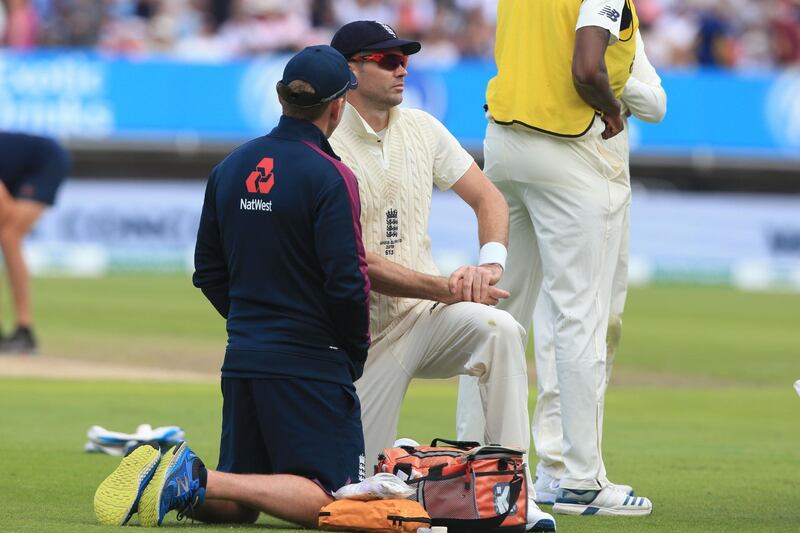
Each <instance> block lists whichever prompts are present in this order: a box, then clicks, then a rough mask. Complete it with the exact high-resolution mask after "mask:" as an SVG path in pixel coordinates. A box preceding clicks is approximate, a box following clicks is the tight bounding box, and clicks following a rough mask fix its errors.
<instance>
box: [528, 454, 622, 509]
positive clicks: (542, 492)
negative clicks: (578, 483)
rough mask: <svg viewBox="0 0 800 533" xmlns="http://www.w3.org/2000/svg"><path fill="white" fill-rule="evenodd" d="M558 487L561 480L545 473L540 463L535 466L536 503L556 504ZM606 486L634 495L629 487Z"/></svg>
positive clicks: (613, 484) (534, 486)
mask: <svg viewBox="0 0 800 533" xmlns="http://www.w3.org/2000/svg"><path fill="white" fill-rule="evenodd" d="M560 485H561V480H560V479H558V478H554V477H553V476H551V475H550V474H548V473H547V472H545V471H544V469H543V468H542V464H541V463H539V464H538V465H536V481H534V483H533V488H534V489H535V490H536V503H539V504H546V505H553V504H554V503H555V502H556V496H557V495H558V489H559V488H561V487H560ZM608 486H609V487H611V488H612V489H614V490H618V491H620V492H622V493H624V494H626V495H628V496H633V494H634V492H633V487H631V486H630V485H617V484H615V483H611V482H609V484H608Z"/></svg>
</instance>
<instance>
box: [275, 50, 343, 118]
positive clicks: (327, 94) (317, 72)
mask: <svg viewBox="0 0 800 533" xmlns="http://www.w3.org/2000/svg"><path fill="white" fill-rule="evenodd" d="M296 80H302V81H304V82H306V83H308V84H309V85H311V87H313V88H314V92H315V94H309V93H297V92H294V91H292V90H291V89H289V84H290V83H292V82H293V81H296ZM357 86H358V81H356V77H355V75H354V74H353V73H352V72H350V67H348V66H347V60H346V59H345V58H344V56H343V55H342V54H340V53H339V52H337V51H336V49H334V48H332V47H330V46H328V45H326V44H321V45H317V46H308V47H306V48H304V49H303V50H301V51H300V52H298V53H297V54H295V56H294V57H292V58H291V59H290V60H289V62H288V63H286V67H285V68H284V69H283V79H282V80H281V81H279V82H278V86H277V89H278V94H279V95H280V96H281V98H283V99H284V100H286V101H287V102H289V103H290V104H294V105H296V106H298V107H314V106H316V105H320V104H324V103H325V102H330V101H331V100H335V99H336V98H339V97H341V96H344V93H346V92H347V91H348V90H350V89H355V88H356V87H357Z"/></svg>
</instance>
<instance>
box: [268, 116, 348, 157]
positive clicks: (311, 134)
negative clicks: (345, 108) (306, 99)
mask: <svg viewBox="0 0 800 533" xmlns="http://www.w3.org/2000/svg"><path fill="white" fill-rule="evenodd" d="M269 136H270V137H279V138H281V139H286V140H289V141H308V142H310V143H312V144H315V145H317V146H319V147H320V148H321V149H322V151H324V152H325V153H326V154H328V155H329V156H331V157H334V158H336V159H339V156H337V155H336V153H335V152H334V151H333V148H331V145H330V144H329V143H328V139H326V138H325V135H323V134H322V130H320V129H319V128H318V127H317V126H316V125H315V124H312V123H311V122H308V121H307V120H298V119H296V118H292V117H287V116H286V115H282V116H281V119H280V121H279V122H278V125H277V126H275V128H273V130H272V131H271V132H269Z"/></svg>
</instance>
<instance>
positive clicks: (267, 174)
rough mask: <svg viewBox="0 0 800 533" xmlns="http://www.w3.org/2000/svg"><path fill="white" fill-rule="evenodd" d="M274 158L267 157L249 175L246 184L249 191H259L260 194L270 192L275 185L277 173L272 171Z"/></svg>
mask: <svg viewBox="0 0 800 533" xmlns="http://www.w3.org/2000/svg"><path fill="white" fill-rule="evenodd" d="M272 166H273V163H272V158H271V157H265V158H264V159H262V160H261V162H260V163H259V164H258V166H256V169H255V170H254V171H252V172H251V173H250V175H249V176H247V180H245V182H244V183H245V186H246V187H247V192H257V193H259V194H269V191H271V190H272V187H273V186H274V185H275V174H273V173H272Z"/></svg>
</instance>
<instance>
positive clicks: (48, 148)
mask: <svg viewBox="0 0 800 533" xmlns="http://www.w3.org/2000/svg"><path fill="white" fill-rule="evenodd" d="M0 155H1V156H2V157H3V158H4V160H3V163H2V165H1V166H0V172H4V173H8V175H4V178H6V179H7V180H8V183H9V185H8V187H6V186H5V185H3V184H2V183H0V210H1V211H2V213H1V214H0V249H2V252H3V257H4V260H5V266H6V271H7V274H8V281H9V286H10V289H11V296H12V300H13V302H14V310H15V314H16V321H17V330H16V331H15V332H14V334H13V335H12V336H11V338H9V339H5V340H4V341H3V342H2V343H0V350H2V351H3V352H11V353H14V352H18V353H25V352H28V353H33V352H35V351H36V343H35V340H34V337H33V334H32V332H31V325H32V322H33V312H32V309H31V297H30V279H29V275H28V269H27V266H26V264H25V259H24V257H23V254H22V243H23V241H24V239H25V236H26V235H27V234H28V233H30V231H31V229H32V228H33V225H34V224H35V223H36V221H37V220H38V219H39V217H40V216H41V215H42V213H43V212H44V211H45V209H46V208H47V207H48V206H50V205H52V204H53V202H54V201H55V197H56V193H57V191H58V188H59V186H60V185H61V182H62V181H63V180H64V178H65V177H66V175H67V172H68V171H69V156H68V155H67V153H66V151H65V150H64V149H63V148H62V147H61V146H60V145H59V144H58V143H56V142H55V141H53V140H52V139H49V138H46V137H37V136H32V135H23V134H13V133H2V134H0Z"/></svg>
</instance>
